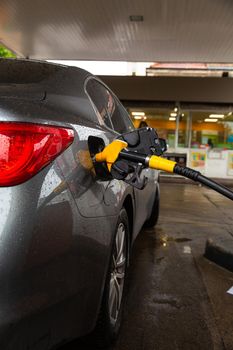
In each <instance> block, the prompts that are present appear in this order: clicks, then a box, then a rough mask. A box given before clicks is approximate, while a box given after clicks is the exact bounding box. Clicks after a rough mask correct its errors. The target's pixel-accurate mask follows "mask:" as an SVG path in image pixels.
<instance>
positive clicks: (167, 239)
mask: <svg viewBox="0 0 233 350" xmlns="http://www.w3.org/2000/svg"><path fill="white" fill-rule="evenodd" d="M158 241H159V244H160V245H162V246H164V247H166V245H167V243H168V242H177V243H184V242H190V241H192V239H191V238H186V237H177V238H175V237H167V236H162V237H160V238H159V240H158Z"/></svg>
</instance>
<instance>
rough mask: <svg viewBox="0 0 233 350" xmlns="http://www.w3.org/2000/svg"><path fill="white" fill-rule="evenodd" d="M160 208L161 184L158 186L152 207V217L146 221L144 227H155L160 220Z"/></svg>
mask: <svg viewBox="0 0 233 350" xmlns="http://www.w3.org/2000/svg"><path fill="white" fill-rule="evenodd" d="M159 208H160V189H159V184H158V183H157V185H156V192H155V199H154V203H153V207H152V211H151V214H150V217H149V218H148V219H147V220H146V222H145V224H144V226H145V227H147V228H150V227H154V226H155V225H156V224H157V222H158V219H159Z"/></svg>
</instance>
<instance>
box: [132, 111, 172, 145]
mask: <svg viewBox="0 0 233 350" xmlns="http://www.w3.org/2000/svg"><path fill="white" fill-rule="evenodd" d="M137 112H138V115H137ZM142 113H143V114H142ZM170 113H171V110H167V109H155V108H140V109H138V108H130V114H131V117H132V120H133V123H134V126H135V127H136V128H139V127H142V126H146V125H147V126H149V127H152V128H154V129H156V131H157V133H158V135H159V137H161V138H163V139H165V140H167V144H168V147H169V149H172V148H174V147H175V134H176V118H175V117H171V115H170Z"/></svg>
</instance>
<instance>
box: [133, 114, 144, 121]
mask: <svg viewBox="0 0 233 350" xmlns="http://www.w3.org/2000/svg"><path fill="white" fill-rule="evenodd" d="M134 119H139V120H140V119H142V117H141V116H140V115H135V116H134Z"/></svg>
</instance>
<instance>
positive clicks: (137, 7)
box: [0, 0, 233, 63]
mask: <svg viewBox="0 0 233 350" xmlns="http://www.w3.org/2000/svg"><path fill="white" fill-rule="evenodd" d="M131 15H140V16H143V21H136V22H132V21H130V19H129V16H131ZM232 38H233V1H231V0H176V1H175V0H85V1H84V0H0V40H1V41H2V42H3V43H4V44H5V45H6V46H8V47H9V48H11V49H12V50H14V51H15V52H16V53H18V55H20V56H24V57H26V56H29V57H30V58H39V59H79V60H121V61H148V62H153V61H167V62H229V63H232V62H233V40H232Z"/></svg>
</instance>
